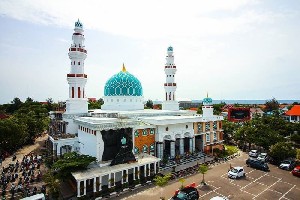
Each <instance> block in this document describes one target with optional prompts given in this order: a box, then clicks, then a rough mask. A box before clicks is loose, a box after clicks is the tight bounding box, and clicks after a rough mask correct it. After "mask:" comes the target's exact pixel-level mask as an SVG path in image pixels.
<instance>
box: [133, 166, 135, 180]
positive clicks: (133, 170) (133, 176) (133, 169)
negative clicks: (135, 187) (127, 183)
mask: <svg viewBox="0 0 300 200" xmlns="http://www.w3.org/2000/svg"><path fill="white" fill-rule="evenodd" d="M133 180H135V167H134V168H133Z"/></svg>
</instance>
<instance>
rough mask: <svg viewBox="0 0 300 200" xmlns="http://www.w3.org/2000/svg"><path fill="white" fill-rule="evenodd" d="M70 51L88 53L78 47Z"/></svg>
mask: <svg viewBox="0 0 300 200" xmlns="http://www.w3.org/2000/svg"><path fill="white" fill-rule="evenodd" d="M69 51H79V52H83V53H87V51H86V50H85V49H83V48H80V47H79V48H76V47H71V48H69Z"/></svg>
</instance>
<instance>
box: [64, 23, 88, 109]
mask: <svg viewBox="0 0 300 200" xmlns="http://www.w3.org/2000/svg"><path fill="white" fill-rule="evenodd" d="M83 31H84V30H83V26H82V23H81V22H80V21H79V19H78V21H77V22H75V28H74V33H73V36H72V40H73V44H71V47H70V48H69V58H70V60H71V70H70V73H69V74H67V80H68V84H69V98H68V100H67V101H66V112H65V114H81V113H88V100H87V98H85V84H86V81H87V75H86V74H85V73H84V60H85V59H86V56H87V51H86V50H85V46H84V35H83Z"/></svg>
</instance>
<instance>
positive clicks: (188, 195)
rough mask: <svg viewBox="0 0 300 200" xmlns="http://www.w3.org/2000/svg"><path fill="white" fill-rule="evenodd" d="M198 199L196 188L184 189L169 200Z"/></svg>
mask: <svg viewBox="0 0 300 200" xmlns="http://www.w3.org/2000/svg"><path fill="white" fill-rule="evenodd" d="M197 199H199V192H198V190H197V188H194V187H185V188H183V189H181V190H180V191H179V192H178V193H176V194H175V195H174V196H173V197H172V198H171V200H197Z"/></svg>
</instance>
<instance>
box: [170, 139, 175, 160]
mask: <svg viewBox="0 0 300 200" xmlns="http://www.w3.org/2000/svg"><path fill="white" fill-rule="evenodd" d="M170 155H171V158H174V157H175V142H174V141H171V142H170Z"/></svg>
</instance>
